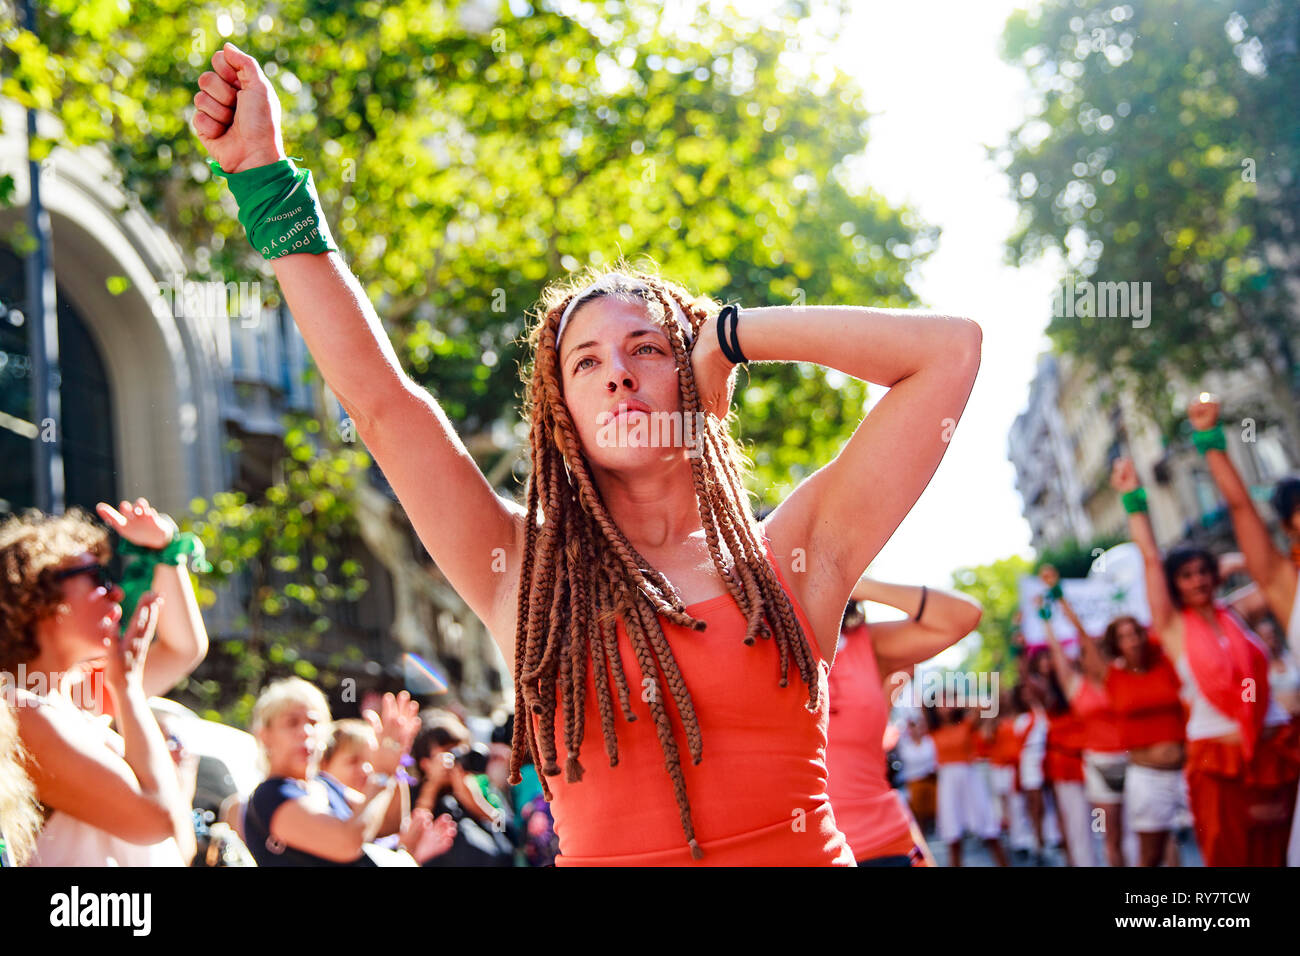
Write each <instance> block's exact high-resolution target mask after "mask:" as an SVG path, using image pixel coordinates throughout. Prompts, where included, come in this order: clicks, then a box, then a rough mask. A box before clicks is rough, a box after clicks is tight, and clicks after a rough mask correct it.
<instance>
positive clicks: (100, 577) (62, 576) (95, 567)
mask: <svg viewBox="0 0 1300 956" xmlns="http://www.w3.org/2000/svg"><path fill="white" fill-rule="evenodd" d="M78 574H93V575H94V576H95V583H96V584H97V585H98V586H99V587H102V588H104V589H105V590H108V591H111V590H113V585H114V583H115V582H114V581H113V576H112V575H111V574H109V572H108V568H107V567H105V566H104V565H102V564H83V565H82V566H81V567H79V568H65V569H64V570H62V571H56V572H55V573H54V574H53V575H52V577H53V579H54V580H55V581H64V580H66V579H68V578H71V577H76V576H77V575H78Z"/></svg>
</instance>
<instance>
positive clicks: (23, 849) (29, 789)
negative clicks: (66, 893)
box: [0, 684, 41, 867]
mask: <svg viewBox="0 0 1300 956" xmlns="http://www.w3.org/2000/svg"><path fill="white" fill-rule="evenodd" d="M0 692H2V693H0V867H5V866H22V865H23V864H24V863H26V862H27V860H28V858H29V857H30V856H31V855H32V851H33V850H34V849H35V848H36V833H37V831H38V830H39V829H40V827H41V811H40V807H39V806H38V805H37V803H36V788H35V787H34V786H33V785H32V780H31V777H29V776H28V775H27V770H26V768H25V767H24V766H23V764H24V760H25V755H24V752H23V744H22V741H21V740H20V739H19V738H18V722H17V721H16V720H14V715H13V711H12V710H11V709H10V706H9V700H8V698H9V697H11V696H14V693H15V692H14V690H13V688H12V687H9V686H4V685H3V684H0Z"/></svg>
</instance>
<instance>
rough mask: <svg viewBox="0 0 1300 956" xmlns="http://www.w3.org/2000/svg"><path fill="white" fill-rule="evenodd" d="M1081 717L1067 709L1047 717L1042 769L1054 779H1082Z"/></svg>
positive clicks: (1048, 776)
mask: <svg viewBox="0 0 1300 956" xmlns="http://www.w3.org/2000/svg"><path fill="white" fill-rule="evenodd" d="M1083 741H1084V727H1083V721H1082V720H1080V719H1079V718H1078V717H1077V716H1075V715H1074V714H1073V713H1071V712H1070V711H1068V710H1061V711H1057V712H1056V713H1054V714H1051V715H1049V716H1048V718H1047V754H1046V756H1045V757H1044V764H1043V773H1044V774H1045V775H1046V777H1047V779H1048V780H1051V781H1052V782H1054V783H1082V782H1083Z"/></svg>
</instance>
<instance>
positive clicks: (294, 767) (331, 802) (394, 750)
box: [243, 677, 450, 867]
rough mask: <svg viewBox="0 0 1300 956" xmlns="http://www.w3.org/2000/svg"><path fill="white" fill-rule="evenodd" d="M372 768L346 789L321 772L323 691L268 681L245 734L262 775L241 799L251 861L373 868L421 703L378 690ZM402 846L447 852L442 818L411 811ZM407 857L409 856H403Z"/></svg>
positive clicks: (421, 853)
mask: <svg viewBox="0 0 1300 956" xmlns="http://www.w3.org/2000/svg"><path fill="white" fill-rule="evenodd" d="M381 710H382V713H381V714H379V715H375V718H374V721H373V723H374V724H377V725H378V727H379V730H380V741H379V749H378V750H377V752H376V753H375V755H374V757H373V769H374V771H375V772H374V773H373V774H367V776H366V779H365V780H364V781H361V783H362V787H361V789H360V790H359V791H358V790H354V789H352V788H351V787H348V786H346V785H344V784H343V783H340V782H339V781H338V780H335V779H334V778H333V777H331V776H329V775H328V774H322V773H321V772H320V763H321V757H322V756H323V755H324V753H325V750H326V746H327V744H328V743H329V740H330V733H331V729H332V725H331V721H330V706H329V701H328V700H326V698H325V695H324V694H323V693H321V691H320V689H319V688H318V687H316V686H315V685H313V684H310V683H308V682H307V681H305V680H303V679H302V678H300V677H286V678H283V679H281V680H278V681H275V682H273V683H271V684H270V685H268V686H267V687H266V689H265V690H263V691H262V693H261V696H259V697H258V698H257V703H256V704H254V705H253V717H252V733H253V735H254V736H255V737H257V740H258V742H259V743H260V744H261V745H262V755H263V759H264V761H265V763H266V768H267V778H266V779H265V780H263V781H262V782H261V783H260V784H258V785H257V788H256V789H255V790H254V791H253V793H252V794H251V795H250V796H249V798H248V802H247V804H246V805H245V807H244V821H243V837H244V842H245V844H247V846H248V849H249V851H250V852H251V853H252V854H253V859H254V860H256V861H257V865H258V866H363V867H364V866H373V865H375V863H376V860H378V859H381V858H382V855H381V854H378V853H377V852H376V851H374V849H373V841H374V839H375V837H376V836H378V835H379V834H380V832H381V830H382V828H383V824H384V820H385V818H386V816H387V814H388V809H389V805H390V803H391V801H392V800H393V797H394V795H395V794H396V792H397V770H398V768H399V767H400V766H401V763H402V757H403V756H404V755H405V754H406V753H407V752H409V750H410V747H411V741H412V739H413V738H414V736H415V733H416V731H417V730H418V729H419V726H420V721H419V717H418V716H417V714H418V710H419V705H418V704H417V703H416V702H415V701H413V700H411V698H410V695H409V694H407V693H406V691H402V692H401V693H400V694H398V695H397V696H396V697H394V696H393V695H392V694H385V695H384V696H383V700H382V703H381ZM412 819H413V820H414V823H412V824H410V825H408V826H407V827H405V828H404V829H403V832H402V834H401V837H402V839H401V845H402V847H403V849H406V850H408V851H409V852H410V853H411V855H412V856H413V857H415V858H416V859H417V860H420V859H422V858H428V857H429V856H433V855H435V853H437V852H442V851H443V850H445V848H446V845H447V844H448V843H449V842H450V836H449V834H448V833H447V832H445V831H446V829H447V827H446V823H445V822H442V823H437V824H435V822H434V820H433V818H432V816H431V815H418V816H416V815H413V817H412ZM409 862H410V861H408V864H409Z"/></svg>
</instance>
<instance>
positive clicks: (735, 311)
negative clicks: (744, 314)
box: [718, 305, 749, 365]
mask: <svg viewBox="0 0 1300 956" xmlns="http://www.w3.org/2000/svg"><path fill="white" fill-rule="evenodd" d="M739 324H740V306H738V305H724V306H723V307H722V311H721V312H719V313H718V345H719V346H720V347H721V348H722V354H723V355H725V356H726V357H727V361H728V362H730V363H732V364H733V365H740V364H742V363H747V362H748V361H749V359H747V358H745V353H744V352H742V351H741V350H740V337H739V336H738V335H737V334H736V328H737V326H738V325H739Z"/></svg>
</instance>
